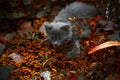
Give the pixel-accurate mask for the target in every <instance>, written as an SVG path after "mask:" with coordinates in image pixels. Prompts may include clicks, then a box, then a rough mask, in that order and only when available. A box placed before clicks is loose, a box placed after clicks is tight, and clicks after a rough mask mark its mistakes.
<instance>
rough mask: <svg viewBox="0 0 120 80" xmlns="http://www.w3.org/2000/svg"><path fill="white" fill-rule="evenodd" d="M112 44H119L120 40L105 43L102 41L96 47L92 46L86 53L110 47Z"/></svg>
mask: <svg viewBox="0 0 120 80" xmlns="http://www.w3.org/2000/svg"><path fill="white" fill-rule="evenodd" d="M112 46H120V42H118V41H107V42H105V43H102V44H100V45H98V46H96V47H94V48H93V49H91V50H90V51H89V52H88V54H92V53H94V52H96V51H98V50H101V49H104V48H107V47H112Z"/></svg>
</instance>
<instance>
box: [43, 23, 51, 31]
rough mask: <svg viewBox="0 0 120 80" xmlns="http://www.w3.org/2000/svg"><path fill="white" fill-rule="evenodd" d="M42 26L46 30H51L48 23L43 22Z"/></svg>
mask: <svg viewBox="0 0 120 80" xmlns="http://www.w3.org/2000/svg"><path fill="white" fill-rule="evenodd" d="M44 26H45V28H46V30H51V29H52V26H51V24H50V23H49V22H45V23H44Z"/></svg>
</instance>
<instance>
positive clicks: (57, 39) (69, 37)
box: [40, 2, 97, 58]
mask: <svg viewBox="0 0 120 80" xmlns="http://www.w3.org/2000/svg"><path fill="white" fill-rule="evenodd" d="M96 14H97V9H96V8H95V7H94V6H92V5H89V4H85V3H82V2H73V3H71V4H70V5H67V6H66V8H64V9H62V10H61V11H60V12H59V13H58V15H57V16H56V17H55V19H54V20H53V22H51V23H49V22H45V23H44V29H45V30H44V31H42V32H44V33H45V35H46V36H47V38H48V40H49V42H51V43H52V44H53V45H56V46H60V45H63V44H67V45H68V49H67V51H66V53H65V54H66V55H67V56H69V57H71V58H76V57H79V56H80V43H79V40H77V36H76V35H75V33H74V32H73V31H72V29H73V27H74V26H76V24H75V23H74V22H73V21H70V20H68V18H71V17H75V18H77V19H80V18H93V17H94V16H96ZM78 21H80V20H78ZM87 23H88V22H87V21H85V22H79V24H78V25H79V26H82V28H84V32H83V33H81V36H88V35H89V33H90V29H89V26H85V25H83V24H87ZM41 30H42V29H41ZM41 30H40V31H41ZM85 31H86V32H85ZM66 41H68V42H66Z"/></svg>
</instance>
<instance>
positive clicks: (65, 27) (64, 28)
mask: <svg viewBox="0 0 120 80" xmlns="http://www.w3.org/2000/svg"><path fill="white" fill-rule="evenodd" d="M69 28H70V26H69V25H65V26H62V27H61V29H62V30H64V31H68V30H69Z"/></svg>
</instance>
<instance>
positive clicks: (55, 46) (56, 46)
mask: <svg viewBox="0 0 120 80" xmlns="http://www.w3.org/2000/svg"><path fill="white" fill-rule="evenodd" d="M52 47H53V48H54V49H58V48H59V47H60V46H58V45H53V46H52Z"/></svg>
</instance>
